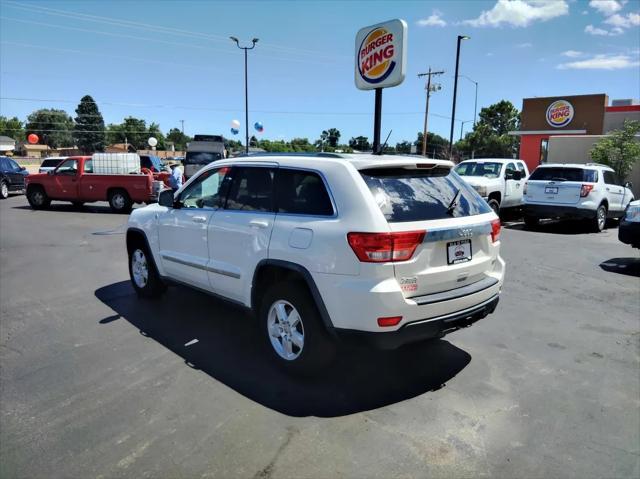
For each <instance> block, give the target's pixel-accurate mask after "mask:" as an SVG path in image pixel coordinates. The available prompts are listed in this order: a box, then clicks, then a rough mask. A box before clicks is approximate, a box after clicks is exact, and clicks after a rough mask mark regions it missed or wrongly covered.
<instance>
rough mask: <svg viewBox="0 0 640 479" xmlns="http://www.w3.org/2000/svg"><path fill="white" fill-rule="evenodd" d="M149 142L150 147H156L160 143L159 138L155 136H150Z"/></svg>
mask: <svg viewBox="0 0 640 479" xmlns="http://www.w3.org/2000/svg"><path fill="white" fill-rule="evenodd" d="M147 143H149V146H150V147H152V148H153V147H154V146H156V145H157V144H158V140H157V139H155V138H154V137H153V136H151V137H149V139H148V140H147Z"/></svg>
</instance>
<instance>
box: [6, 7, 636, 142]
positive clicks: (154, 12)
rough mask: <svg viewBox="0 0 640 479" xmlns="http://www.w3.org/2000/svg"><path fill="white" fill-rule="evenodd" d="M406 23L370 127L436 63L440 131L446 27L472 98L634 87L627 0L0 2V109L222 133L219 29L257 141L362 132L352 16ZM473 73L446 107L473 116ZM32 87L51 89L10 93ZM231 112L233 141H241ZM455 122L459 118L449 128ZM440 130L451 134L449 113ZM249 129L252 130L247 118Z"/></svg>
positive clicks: (400, 113)
mask: <svg viewBox="0 0 640 479" xmlns="http://www.w3.org/2000/svg"><path fill="white" fill-rule="evenodd" d="M391 18H402V19H404V20H406V22H407V23H408V26H409V27H408V59H407V75H406V79H405V81H404V83H402V84H401V85H399V86H397V87H395V88H389V89H386V90H385V91H384V95H383V121H382V130H383V138H384V137H386V133H387V132H388V131H389V130H390V129H392V130H393V133H392V136H391V138H390V140H389V142H390V143H391V144H395V143H396V142H398V141H401V140H405V139H406V140H414V139H415V137H416V133H417V132H418V131H421V130H422V122H423V113H422V112H423V111H424V81H423V80H419V79H418V78H417V74H418V73H419V72H423V71H426V69H427V68H428V66H429V65H430V66H431V67H433V68H434V69H444V70H445V71H446V74H445V75H443V76H441V77H440V78H439V79H438V81H439V82H440V83H441V84H442V90H441V91H439V92H437V93H435V94H434V95H433V96H432V101H431V110H430V112H431V114H430V118H429V130H430V131H434V132H436V133H438V134H441V135H443V136H445V137H448V136H449V125H450V119H449V118H450V116H451V100H452V92H453V72H454V68H455V47H456V36H457V35H459V34H465V35H469V36H470V37H471V39H470V40H468V41H466V42H464V43H463V45H462V53H461V61H460V64H461V67H460V73H461V74H463V75H466V76H468V77H470V78H472V79H473V80H475V81H477V82H478V83H479V91H478V110H480V108H481V107H482V106H487V105H489V104H491V103H494V102H496V101H499V100H501V99H507V100H510V101H512V102H513V103H514V104H515V105H516V106H517V107H518V108H521V106H522V99H523V98H526V97H532V96H555V95H573V94H583V93H584V94H586V93H607V94H608V95H609V98H610V99H615V98H632V97H634V98H637V97H639V96H640V68H639V65H640V63H639V57H640V26H639V25H640V2H639V1H638V0H629V1H624V0H619V1H615V0H592V1H590V2H588V1H571V0H567V1H562V0H551V1H547V0H512V1H510V0H499V1H496V0H493V1H422V2H402V1H395V2H385V1H372V0H369V1H350V2H349V1H342V2H338V1H323V2H306V1H297V2H293V1H290V2H270V1H261V2H244V1H238V0H236V1H233V2H208V1H194V2H173V1H136V0H132V1H127V2H125V1H111V2H108V1H102V2H98V1H72V2H70V1H66V2H58V1H46V2H44V1H43V2H13V1H5V0H2V1H0V42H1V43H0V73H1V76H0V97H2V98H1V99H0V114H2V115H4V116H14V115H16V116H18V117H19V118H21V119H25V118H26V116H27V115H28V114H29V113H30V112H31V111H33V110H35V109H37V108H42V107H47V108H62V109H65V110H66V111H67V112H69V113H70V114H72V116H73V110H74V109H75V107H76V105H77V103H78V101H79V99H80V98H81V97H82V96H83V95H85V94H90V95H92V96H93V97H94V99H96V101H97V102H98V103H99V108H100V110H101V112H102V113H103V115H104V118H105V121H106V122H107V123H112V122H121V121H122V119H123V117H125V116H128V115H131V116H135V117H139V118H144V119H145V120H147V122H151V121H155V122H157V123H159V124H160V127H161V129H162V130H163V131H165V132H166V131H168V130H169V128H171V127H179V126H180V120H184V121H185V124H184V126H185V132H186V133H188V134H191V135H193V134H194V133H222V134H224V135H225V136H229V137H231V136H232V135H231V134H230V132H229V128H230V122H231V120H233V119H238V120H240V121H241V123H244V83H243V81H244V80H243V56H242V52H241V51H240V50H238V49H237V48H236V46H235V44H233V43H232V42H231V41H230V40H229V39H228V37H229V35H234V36H237V37H238V38H240V39H241V40H246V41H250V39H251V38H253V37H257V38H259V39H260V41H259V43H258V44H257V46H256V48H255V50H253V51H251V52H250V58H249V93H250V99H249V103H250V123H251V124H253V122H255V121H261V122H262V123H263V124H264V125H265V130H264V133H262V134H261V135H258V136H262V137H264V138H269V139H279V138H283V139H290V138H292V137H308V138H309V139H310V140H312V141H313V140H315V139H316V138H318V136H319V134H320V132H321V130H323V129H327V128H331V127H336V128H338V129H339V130H340V131H341V132H342V138H341V141H345V142H346V141H347V140H348V139H349V138H350V137H352V136H357V135H365V136H368V137H369V139H371V138H372V136H373V115H372V112H373V101H374V94H373V92H365V91H360V90H357V89H356V88H355V86H354V80H353V77H354V74H353V70H354V51H353V50H354V38H355V34H356V32H357V30H358V29H360V28H361V27H364V26H366V25H371V24H374V23H378V22H380V21H384V20H387V19H391ZM474 88H475V87H474V85H473V83H471V82H469V81H467V80H465V79H460V82H459V87H458V109H457V114H456V118H457V119H460V120H473V101H474ZM16 98H20V99H42V100H44V99H48V100H59V101H52V102H50V101H47V102H45V101H23V100H16ZM242 128H244V125H242V127H241V131H240V134H239V135H238V136H237V137H236V138H237V139H242V138H244V130H243V129H242ZM469 128H471V123H467V124H465V131H466V130H468V129H469ZM455 131H456V133H455V137H456V138H457V137H458V136H459V134H460V123H459V122H457V123H456V127H455ZM252 133H254V131H253V129H252Z"/></svg>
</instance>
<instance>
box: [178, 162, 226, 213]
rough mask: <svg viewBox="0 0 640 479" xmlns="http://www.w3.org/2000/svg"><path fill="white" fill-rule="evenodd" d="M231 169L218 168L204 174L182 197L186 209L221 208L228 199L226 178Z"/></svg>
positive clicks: (181, 200)
mask: <svg viewBox="0 0 640 479" xmlns="http://www.w3.org/2000/svg"><path fill="white" fill-rule="evenodd" d="M230 170H231V168H228V167H226V168H218V169H216V170H208V171H205V172H204V173H202V174H201V175H200V176H198V178H196V179H195V180H194V182H193V183H191V184H190V185H189V186H188V187H187V188H186V189H185V190H184V191H183V192H182V194H181V195H180V202H181V203H182V205H183V206H184V207H185V208H214V209H218V208H220V207H221V206H222V205H223V204H224V201H225V198H226V190H227V187H226V185H227V184H228V182H225V181H224V180H225V178H226V176H227V174H228V173H229V171H230Z"/></svg>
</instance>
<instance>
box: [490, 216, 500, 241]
mask: <svg viewBox="0 0 640 479" xmlns="http://www.w3.org/2000/svg"><path fill="white" fill-rule="evenodd" d="M501 229H502V225H501V224H500V220H493V221H492V222H491V241H492V242H493V243H495V242H496V241H498V239H500V230H501Z"/></svg>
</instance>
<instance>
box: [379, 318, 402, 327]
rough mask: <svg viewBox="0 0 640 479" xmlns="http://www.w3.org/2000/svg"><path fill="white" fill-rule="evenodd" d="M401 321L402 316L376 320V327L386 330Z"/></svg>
mask: <svg viewBox="0 0 640 479" xmlns="http://www.w3.org/2000/svg"><path fill="white" fill-rule="evenodd" d="M400 321H402V316H391V317H387V318H378V326H380V327H381V328H388V327H389V326H395V325H397V324H398V323H399V322H400Z"/></svg>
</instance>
